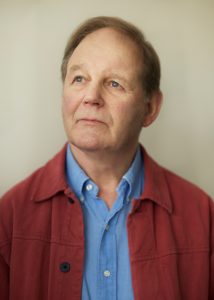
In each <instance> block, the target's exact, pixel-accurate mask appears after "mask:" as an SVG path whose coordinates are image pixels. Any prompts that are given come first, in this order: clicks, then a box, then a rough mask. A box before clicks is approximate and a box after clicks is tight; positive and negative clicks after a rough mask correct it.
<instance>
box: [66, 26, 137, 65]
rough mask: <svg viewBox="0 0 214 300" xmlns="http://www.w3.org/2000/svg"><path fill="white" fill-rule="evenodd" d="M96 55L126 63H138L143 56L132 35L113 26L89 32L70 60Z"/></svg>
mask: <svg viewBox="0 0 214 300" xmlns="http://www.w3.org/2000/svg"><path fill="white" fill-rule="evenodd" d="M84 56H85V57H87V58H88V59H90V57H93V56H96V57H97V60H99V58H100V59H101V60H102V59H104V60H105V61H108V60H115V61H116V60H117V61H121V62H122V61H123V62H124V65H125V64H127V65H128V64H129V66H130V64H132V65H135V64H138V65H139V60H141V58H142V56H141V53H140V50H139V48H138V46H137V45H136V43H135V42H134V41H133V40H131V38H130V37H128V36H127V35H125V33H122V32H120V31H118V30H115V29H113V28H102V29H98V30H96V31H94V32H92V33H90V34H88V35H87V36H86V37H85V38H84V39H83V40H82V41H81V42H80V43H79V45H78V46H77V47H76V48H75V50H74V52H73V53H72V55H71V57H70V61H73V60H76V59H80V58H81V57H84Z"/></svg>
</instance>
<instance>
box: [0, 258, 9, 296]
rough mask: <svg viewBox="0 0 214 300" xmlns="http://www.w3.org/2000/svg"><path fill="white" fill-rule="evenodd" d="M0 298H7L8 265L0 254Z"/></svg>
mask: <svg viewBox="0 0 214 300" xmlns="http://www.w3.org/2000/svg"><path fill="white" fill-rule="evenodd" d="M0 299H2V300H8V299H9V267H8V265H7V263H6V262H5V260H4V258H3V257H2V255H1V254H0Z"/></svg>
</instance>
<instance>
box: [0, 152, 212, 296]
mask: <svg viewBox="0 0 214 300" xmlns="http://www.w3.org/2000/svg"><path fill="white" fill-rule="evenodd" d="M143 151H144V150H143ZM65 152H66V147H64V149H63V150H62V151H61V152H60V153H59V154H57V155H56V156H55V157H54V158H53V159H52V160H50V161H49V162H48V163H47V164H46V165H45V166H44V167H42V168H40V169H39V170H37V171H36V172H35V173H33V174H32V175H31V176H30V177H28V178H27V179H26V180H24V181H23V182H21V183H20V184H18V185H17V186H15V187H14V188H13V189H12V190H10V191H9V192H8V193H7V194H6V195H4V196H3V197H2V199H1V202H0V299H1V300H9V299H10V300H80V299H81V285H82V275H83V260H84V225H83V216H82V211H81V207H80V204H79V201H78V199H76V197H75V196H74V194H73V193H72V191H71V190H70V189H69V187H68V185H67V182H66V178H65ZM144 163H145V188H144V192H143V194H142V195H141V199H140V200H139V201H134V202H133V203H134V205H133V207H132V212H131V213H130V215H129V216H128V220H127V231H128V241H129V252H130V261H131V272H132V283H133V289H134V295H135V300H207V299H209V300H211V299H214V271H213V270H214V255H213V247H214V204H213V202H212V201H211V199H210V198H209V197H208V196H207V195H206V194H205V193H204V192H202V191H201V190H200V189H199V188H197V187H196V186H194V185H192V184H190V183H188V182H186V181H185V180H183V179H181V178H180V177H178V176H176V175H174V174H172V173H171V172H169V171H168V170H166V169H164V168H162V167H160V166H159V165H158V164H157V163H155V162H154V161H153V160H152V159H151V158H150V157H149V156H148V155H147V154H146V152H145V151H144ZM119 300H122V299H119Z"/></svg>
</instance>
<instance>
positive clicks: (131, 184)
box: [66, 144, 143, 199]
mask: <svg viewBox="0 0 214 300" xmlns="http://www.w3.org/2000/svg"><path fill="white" fill-rule="evenodd" d="M66 175H67V180H68V184H69V186H70V187H71V188H72V190H73V191H74V193H75V194H76V196H77V197H78V198H79V199H81V198H82V191H83V186H84V184H85V182H86V181H87V180H89V177H88V176H87V175H86V174H85V172H84V171H83V169H81V167H80V166H79V164H78V163H77V161H76V160H75V158H74V156H73V154H72V152H71V149H70V146H69V144H68V146H67V153H66ZM123 188H125V189H126V188H128V192H127V196H128V197H129V198H130V199H131V198H137V197H139V196H140V194H141V193H142V190H143V158H142V153H141V149H140V146H138V149H137V152H136V154H135V157H134V160H133V162H132V164H131V166H130V167H129V169H128V171H127V172H126V173H125V174H124V175H123V177H122V179H121V181H120V183H119V185H118V188H117V191H118V193H120V192H121V191H122V189H123Z"/></svg>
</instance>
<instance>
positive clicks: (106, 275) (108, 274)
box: [103, 270, 111, 277]
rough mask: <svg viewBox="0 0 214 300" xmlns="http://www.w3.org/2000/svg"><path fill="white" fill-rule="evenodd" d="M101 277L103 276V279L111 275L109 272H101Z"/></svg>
mask: <svg viewBox="0 0 214 300" xmlns="http://www.w3.org/2000/svg"><path fill="white" fill-rule="evenodd" d="M103 275H104V276H105V277H109V276H110V275H111V272H110V271H109V270H105V271H104V272H103Z"/></svg>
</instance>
